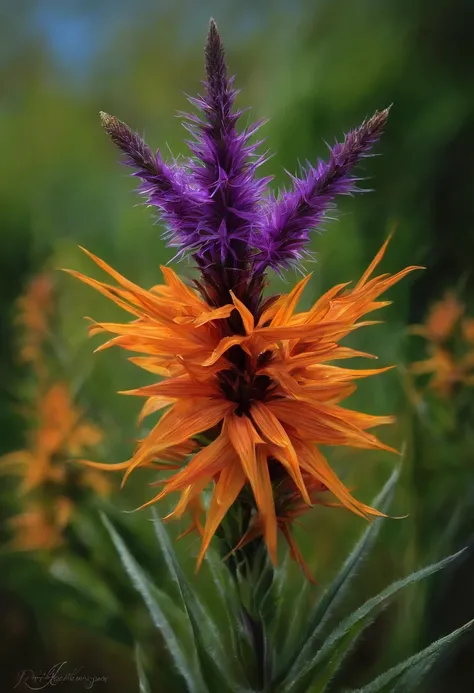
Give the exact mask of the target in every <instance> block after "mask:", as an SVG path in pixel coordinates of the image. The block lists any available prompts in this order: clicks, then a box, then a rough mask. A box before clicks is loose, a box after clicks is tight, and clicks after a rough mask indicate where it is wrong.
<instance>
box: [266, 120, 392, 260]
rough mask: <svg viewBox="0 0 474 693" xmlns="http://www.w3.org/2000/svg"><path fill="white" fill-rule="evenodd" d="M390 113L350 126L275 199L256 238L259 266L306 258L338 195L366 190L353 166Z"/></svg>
mask: <svg viewBox="0 0 474 693" xmlns="http://www.w3.org/2000/svg"><path fill="white" fill-rule="evenodd" d="M388 114H389V109H388V108H387V109H385V110H384V111H381V112H380V113H378V112H377V113H375V114H374V115H373V116H372V117H371V118H369V119H368V120H366V121H364V122H363V123H362V125H360V126H359V127H358V128H356V129H355V130H352V131H350V132H349V133H348V134H347V135H346V137H345V139H344V141H343V142H338V143H336V144H335V145H334V147H332V148H331V151H330V156H329V160H328V161H327V162H325V161H321V160H320V161H319V162H318V165H317V167H316V168H314V167H313V166H310V165H309V166H308V169H307V170H306V172H305V174H306V175H305V176H304V178H296V177H293V181H294V187H293V190H292V191H290V192H284V193H283V194H282V195H281V196H280V197H279V198H278V199H277V200H274V201H273V203H272V204H270V205H269V207H268V210H267V219H266V221H265V223H264V225H263V227H262V228H261V229H260V233H259V234H258V235H256V236H255V237H254V239H253V245H254V247H256V248H258V249H259V253H258V254H257V256H256V267H257V270H258V271H263V270H265V269H266V268H267V267H273V268H274V269H275V270H278V268H280V267H288V266H290V265H292V264H295V263H296V262H298V261H300V260H301V259H302V257H303V254H304V252H305V247H306V245H307V244H308V241H309V232H310V231H311V230H312V229H314V228H316V227H317V226H318V225H319V224H320V223H321V221H322V220H323V219H324V217H325V215H326V213H327V211H328V210H329V209H331V207H332V202H333V200H334V198H335V197H336V196H337V195H348V194H352V193H355V192H361V191H360V188H358V187H357V181H358V178H356V177H355V176H353V175H352V169H353V168H354V166H355V165H356V164H357V163H358V162H359V161H360V160H361V159H362V158H364V157H366V156H368V154H369V152H370V150H371V148H372V146H373V145H374V144H375V142H377V140H378V139H379V138H380V136H381V134H382V132H383V128H384V125H385V123H386V122H387V118H388Z"/></svg>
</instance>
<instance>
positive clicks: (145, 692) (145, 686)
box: [135, 643, 151, 693]
mask: <svg viewBox="0 0 474 693" xmlns="http://www.w3.org/2000/svg"><path fill="white" fill-rule="evenodd" d="M135 663H136V665H137V675H138V690H139V693H151V688H150V684H149V682H148V678H147V675H146V674H145V667H144V664H143V653H142V650H141V647H140V645H139V644H138V643H136V644H135Z"/></svg>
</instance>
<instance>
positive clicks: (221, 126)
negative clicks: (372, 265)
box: [185, 20, 269, 267]
mask: <svg viewBox="0 0 474 693" xmlns="http://www.w3.org/2000/svg"><path fill="white" fill-rule="evenodd" d="M205 54H206V81H205V82H204V87H205V94H204V96H200V97H198V98H190V99H189V101H190V103H191V104H192V105H194V106H196V107H197V108H198V109H199V110H200V111H201V114H202V117H199V116H195V115H185V118H186V120H187V123H186V125H185V127H186V128H187V129H188V131H189V132H190V133H191V134H192V135H193V138H194V140H193V141H191V142H188V145H189V147H190V149H191V152H192V153H193V154H194V156H195V159H194V160H192V161H191V172H192V175H193V178H194V180H195V181H196V182H197V184H198V186H199V187H200V188H201V189H203V190H206V191H207V192H208V194H209V201H208V202H207V203H206V204H205V205H204V206H203V208H202V210H201V211H202V217H201V223H200V227H199V231H200V234H201V238H202V245H201V248H200V250H199V251H198V257H199V259H200V260H201V261H202V263H203V264H204V265H206V264H222V265H225V264H227V265H230V266H236V267H239V266H240V267H242V266H244V265H245V260H246V259H247V248H248V243H249V240H250V235H251V231H252V229H253V228H254V227H255V226H256V225H257V224H258V222H259V219H260V205H259V203H260V200H261V197H262V194H263V191H264V188H265V185H266V183H267V182H268V180H269V179H257V178H256V176H255V173H256V170H257V168H258V167H259V166H260V165H261V164H262V163H263V161H264V157H260V158H258V157H256V156H255V151H256V149H257V147H258V146H259V144H260V142H255V143H253V144H249V140H250V139H251V137H252V136H253V135H254V134H255V133H256V131H257V130H258V128H259V127H260V125H261V123H257V124H255V125H253V126H251V127H249V128H248V129H246V130H243V131H242V132H241V133H238V132H237V130H236V124H237V121H238V119H239V117H240V115H241V114H242V111H236V112H233V106H234V100H235V96H236V91H235V89H234V87H233V79H229V78H228V77H227V66H226V62H225V55H224V49H223V46H222V42H221V39H220V36H219V33H218V31H217V26H216V24H215V22H214V21H213V20H211V22H210V26H209V33H208V37H207V42H206V49H205Z"/></svg>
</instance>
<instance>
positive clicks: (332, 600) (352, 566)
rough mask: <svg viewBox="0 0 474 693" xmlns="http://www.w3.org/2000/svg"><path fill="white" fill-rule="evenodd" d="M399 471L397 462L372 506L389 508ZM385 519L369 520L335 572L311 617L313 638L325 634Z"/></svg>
mask: <svg viewBox="0 0 474 693" xmlns="http://www.w3.org/2000/svg"><path fill="white" fill-rule="evenodd" d="M400 471H401V465H397V466H396V467H395V469H394V470H393V472H392V474H391V475H390V477H389V479H388V480H387V482H386V483H385V485H384V487H383V488H382V490H381V491H380V493H379V494H378V495H377V496H376V497H375V498H374V500H373V501H372V506H373V507H375V508H378V509H380V511H381V512H386V511H387V510H388V508H389V506H390V503H391V502H392V498H393V494H394V492H395V488H396V486H397V483H398V480H399V478H400ZM382 522H383V518H377V519H375V520H373V521H372V522H371V523H370V525H369V526H368V527H367V529H366V530H365V532H364V533H363V534H362V536H361V538H360V539H359V541H358V542H357V544H356V545H355V546H354V548H353V550H352V551H351V553H350V554H349V556H348V557H347V558H346V560H345V561H344V564H343V565H342V568H341V570H340V571H339V573H338V574H337V575H336V577H335V579H334V580H333V582H332V584H331V585H330V587H329V589H328V590H327V591H326V593H325V594H324V595H323V597H322V599H321V600H320V602H319V603H318V604H317V606H316V608H315V611H314V613H313V614H312V615H311V620H310V632H311V633H312V636H311V637H312V639H313V640H317V639H318V638H320V637H322V636H323V631H324V626H325V625H326V623H327V622H328V620H329V618H330V616H331V614H332V612H333V611H334V609H335V608H336V607H337V606H338V605H339V604H340V603H341V601H342V600H343V599H344V597H345V595H346V594H347V590H348V589H349V586H350V584H351V580H352V578H353V577H354V576H355V575H356V573H357V571H358V568H359V566H360V564H361V563H362V561H363V560H364V559H365V557H366V556H367V554H368V553H369V552H370V551H371V549H372V547H373V546H374V544H375V542H376V540H377V537H378V535H379V532H380V528H381V525H382Z"/></svg>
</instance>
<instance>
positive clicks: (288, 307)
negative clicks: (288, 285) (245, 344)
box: [271, 274, 312, 327]
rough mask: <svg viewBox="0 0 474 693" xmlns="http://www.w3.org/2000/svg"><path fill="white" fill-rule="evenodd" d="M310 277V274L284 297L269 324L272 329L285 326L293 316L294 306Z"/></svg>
mask: <svg viewBox="0 0 474 693" xmlns="http://www.w3.org/2000/svg"><path fill="white" fill-rule="evenodd" d="M311 276H312V275H311V274H308V275H307V276H306V277H304V279H302V280H301V281H300V282H298V284H297V285H296V286H295V287H294V289H292V291H290V293H289V294H288V295H287V296H285V297H284V299H283V300H282V302H281V305H280V307H279V309H278V311H277V313H276V315H275V316H274V318H273V320H272V322H271V326H272V327H277V326H279V325H285V324H286V323H287V322H288V320H289V319H290V318H291V316H292V315H293V313H294V310H295V308H296V304H297V303H298V301H299V299H300V297H301V294H302V293H303V291H304V289H305V286H306V284H307V283H308V282H309V280H310V279H311Z"/></svg>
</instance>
